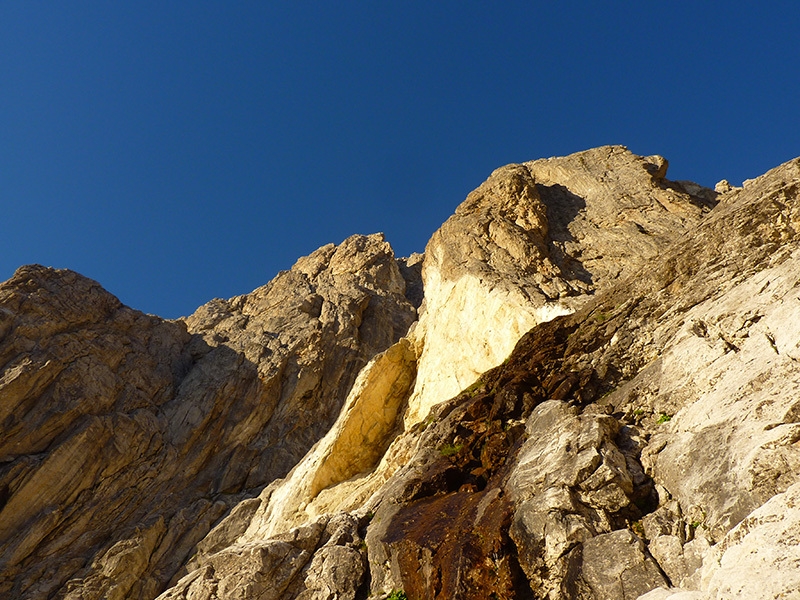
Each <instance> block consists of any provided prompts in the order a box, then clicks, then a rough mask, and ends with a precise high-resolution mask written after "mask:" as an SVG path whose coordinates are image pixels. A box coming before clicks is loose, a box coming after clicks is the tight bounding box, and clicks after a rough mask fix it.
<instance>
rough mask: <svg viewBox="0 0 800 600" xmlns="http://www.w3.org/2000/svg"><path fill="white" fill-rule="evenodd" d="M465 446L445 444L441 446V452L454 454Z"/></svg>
mask: <svg viewBox="0 0 800 600" xmlns="http://www.w3.org/2000/svg"><path fill="white" fill-rule="evenodd" d="M463 447H464V444H444V445H443V446H442V447H441V448H439V454H441V455H442V456H453V455H454V454H458V453H459V452H461V449H462V448H463Z"/></svg>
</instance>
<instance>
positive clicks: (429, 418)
mask: <svg viewBox="0 0 800 600" xmlns="http://www.w3.org/2000/svg"><path fill="white" fill-rule="evenodd" d="M433 421H434V417H433V415H428V416H427V417H425V420H424V421H422V423H420V429H419V431H420V433H422V432H423V431H425V430H426V429H427V428H428V426H429V425H430V424H431V423H433Z"/></svg>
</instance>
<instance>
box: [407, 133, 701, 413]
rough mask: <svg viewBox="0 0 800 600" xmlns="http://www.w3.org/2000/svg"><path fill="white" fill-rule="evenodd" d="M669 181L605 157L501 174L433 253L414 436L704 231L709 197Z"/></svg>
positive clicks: (459, 212)
mask: <svg viewBox="0 0 800 600" xmlns="http://www.w3.org/2000/svg"><path fill="white" fill-rule="evenodd" d="M666 171H667V162H666V160H665V159H663V158H661V157H660V156H651V157H647V158H643V157H640V156H636V155H634V154H632V153H631V152H630V151H628V150H627V149H626V148H623V147H621V146H605V147H602V148H597V149H594V150H589V151H586V152H580V153H578V154H574V155H571V156H568V157H565V158H550V159H543V160H537V161H533V162H529V163H525V164H522V165H509V166H506V167H502V168H500V169H498V170H496V171H495V172H494V173H492V175H491V177H489V179H488V180H487V181H486V182H485V183H483V184H482V185H481V186H480V187H479V188H478V189H476V190H475V191H474V192H472V193H471V194H470V195H469V196H468V197H467V199H466V200H465V201H464V202H463V203H462V204H461V205H460V206H459V207H458V208H457V209H456V212H455V214H454V215H453V216H452V217H450V219H448V220H447V222H446V223H445V224H444V225H442V227H441V229H439V230H438V231H437V232H436V233H434V235H433V237H432V238H431V240H430V242H428V246H427V248H426V249H425V261H424V263H423V270H422V274H423V280H424V289H425V304H424V308H423V310H422V314H421V317H420V321H419V324H418V325H417V326H416V328H415V330H414V332H413V334H412V336H411V337H412V339H413V340H414V341H415V344H416V346H417V348H418V350H417V351H418V353H419V354H420V361H419V365H418V369H417V383H416V385H415V387H414V392H413V395H412V397H411V400H410V402H409V411H408V413H407V414H406V419H405V421H406V425H411V424H413V423H416V422H419V421H420V420H421V419H423V418H424V417H425V415H426V414H427V413H428V411H429V410H430V408H431V407H432V406H433V405H435V404H437V403H438V402H442V401H444V400H446V399H448V398H450V397H452V396H454V395H455V394H457V393H458V392H459V391H461V390H462V389H464V388H465V387H467V386H469V385H470V384H472V382H473V381H475V379H476V378H477V377H478V375H480V374H481V373H483V372H484V371H486V370H487V369H490V368H491V367H494V366H496V365H498V364H500V363H501V362H502V361H503V360H505V358H506V357H507V356H508V354H509V353H510V352H511V350H512V349H513V348H514V345H515V344H516V343H517V341H518V340H519V338H520V337H521V336H522V334H524V333H525V332H527V331H528V330H529V329H531V328H532V327H534V326H535V325H537V324H539V323H542V322H545V321H549V320H551V319H553V318H555V317H557V316H559V315H564V314H567V313H570V312H572V311H574V310H575V309H576V308H577V307H579V306H581V304H582V303H583V302H585V301H586V300H587V299H588V298H589V297H591V295H593V294H594V293H596V292H597V291H599V290H602V289H605V288H606V287H608V286H609V285H612V284H613V283H614V282H615V281H617V280H619V279H620V278H621V277H624V276H625V275H627V274H630V273H632V272H635V271H636V270H637V269H639V268H641V267H642V265H643V264H645V263H646V261H648V260H650V259H652V258H653V257H654V256H656V255H657V254H658V253H659V252H661V251H662V250H664V249H665V248H666V247H667V245H669V243H671V242H672V241H674V240H676V239H678V238H679V237H681V236H682V235H683V234H684V233H685V232H686V231H687V230H688V229H689V228H690V227H692V226H693V225H696V224H697V223H698V222H699V220H700V218H701V217H702V215H703V214H704V212H707V211H708V209H709V208H710V207H711V206H712V205H713V200H712V199H713V196H714V194H713V192H711V191H710V190H705V189H703V188H701V187H700V186H696V185H692V184H688V185H687V184H681V183H676V182H671V181H669V180H667V179H665V175H666Z"/></svg>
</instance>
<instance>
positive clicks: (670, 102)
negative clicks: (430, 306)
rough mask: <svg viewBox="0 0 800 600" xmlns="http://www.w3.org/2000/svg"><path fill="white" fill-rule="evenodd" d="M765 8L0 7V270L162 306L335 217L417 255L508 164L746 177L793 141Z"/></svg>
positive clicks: (256, 276)
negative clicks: (613, 157)
mask: <svg viewBox="0 0 800 600" xmlns="http://www.w3.org/2000/svg"><path fill="white" fill-rule="evenodd" d="M765 4H766V7H757V6H756V4H755V3H744V2H727V3H721V2H720V3H710V2H705V3H704V2H672V3H648V2H605V3H598V2H505V3H488V2H469V1H467V2H445V1H440V2H403V3H400V2H396V3H391V2H330V3H311V2H285V3H284V2H281V3H278V2H255V1H242V2H236V3H233V2H209V1H197V0H196V1H192V2H188V1H184V2H174V1H168V0H167V1H164V0H159V1H158V2H151V1H149V0H137V2H123V1H120V2H89V1H80V0H76V1H74V2H38V1H34V0H27V1H22V0H20V1H13V0H9V1H7V2H3V3H1V4H0V208H2V220H0V280H4V279H6V278H8V277H10V276H11V275H12V274H13V272H14V270H15V269H16V268H17V267H19V266H20V265H22V264H26V263H41V264H46V265H51V266H55V267H59V268H70V269H73V270H76V271H78V272H80V273H83V274H84V275H87V276H89V277H92V278H93V279H96V280H98V281H99V282H100V283H102V284H103V286H104V287H106V289H108V290H109V291H111V292H112V293H114V294H116V295H117V296H118V297H119V298H120V299H121V300H122V301H123V302H125V303H126V304H129V305H131V306H133V307H134V308H138V309H141V310H144V311H146V312H151V313H155V314H159V315H161V316H165V317H177V316H179V315H185V314H189V313H191V312H193V311H194V309H195V308H196V307H197V306H199V305H200V304H202V303H204V302H206V301H207V300H209V299H211V298H214V297H230V296H233V295H236V294H242V293H246V292H249V291H251V290H252V289H254V288H255V287H258V286H259V285H262V284H264V283H266V282H267V281H269V280H270V279H271V278H272V277H273V276H274V275H275V274H276V273H277V272H278V271H279V270H281V269H287V268H289V267H290V266H291V265H292V263H293V262H294V260H295V259H296V258H297V257H299V256H301V255H304V254H307V253H309V252H311V251H313V250H314V249H315V248H317V247H319V246H320V245H322V244H325V243H328V242H335V243H338V242H340V241H341V240H342V239H344V238H345V237H347V236H348V235H351V234H353V233H372V232H375V231H383V232H385V233H386V236H387V238H388V240H389V241H390V242H391V243H392V245H393V246H394V248H395V250H396V252H397V253H398V255H407V254H409V253H411V252H414V251H422V250H423V248H424V246H425V243H426V241H427V239H428V237H429V236H430V234H431V233H432V232H433V231H434V230H435V229H436V228H437V227H438V226H439V225H440V224H441V223H442V222H443V221H444V220H445V219H446V218H447V217H448V216H449V215H450V214H451V213H452V211H453V210H454V209H455V207H456V206H457V205H458V204H459V203H460V202H461V201H462V200H463V198H464V197H465V196H466V194H467V193H468V192H469V191H470V190H471V189H473V188H475V187H476V186H477V185H479V184H480V183H481V181H483V180H484V179H485V178H486V177H487V176H488V175H489V173H490V172H491V171H492V170H493V169H494V168H496V167H498V166H501V165H503V164H507V163H511V162H521V161H525V160H531V159H535V158H539V157H543V156H553V155H563V154H568V153H571V152H576V151H579V150H584V149H586V148H590V147H594V146H598V145H602V144H612V143H613V144H624V145H627V146H628V147H629V148H630V149H631V150H632V151H634V152H636V153H639V154H655V153H657V154H662V155H664V156H666V157H667V158H668V159H669V160H670V164H671V168H670V173H669V176H670V177H672V178H673V179H692V180H694V181H697V182H699V183H702V184H705V185H709V186H713V185H714V183H715V182H716V181H718V180H720V179H723V178H727V179H729V180H731V181H732V182H734V183H739V182H741V181H742V180H743V179H747V178H750V177H754V176H757V175H759V174H761V173H763V172H764V171H765V170H767V169H769V168H771V167H773V166H777V165H778V164H780V163H782V162H784V161H786V160H789V159H791V158H794V157H795V156H797V155H800V51H798V31H800V10H798V8H797V5H796V4H794V3H790V2H767V3H765Z"/></svg>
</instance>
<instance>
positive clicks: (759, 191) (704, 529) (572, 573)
mask: <svg viewBox="0 0 800 600" xmlns="http://www.w3.org/2000/svg"><path fill="white" fill-rule="evenodd" d="M666 172H667V162H666V161H665V160H664V159H663V158H661V157H658V156H650V157H639V156H636V155H633V154H632V153H630V152H629V151H627V149H625V148H623V147H618V146H615V147H602V148H597V149H593V150H589V151H586V152H581V153H578V154H574V155H571V156H568V157H562V158H550V159H542V160H536V161H532V162H529V163H524V164H519V165H509V166H506V167H502V168H500V169H498V170H497V171H495V172H494V173H492V175H491V176H490V177H489V179H488V180H487V181H486V182H485V183H484V184H482V185H481V186H480V187H479V188H478V189H476V190H475V191H474V192H472V193H471V194H470V195H469V196H468V197H467V199H466V200H465V201H464V202H463V203H462V204H461V205H460V206H459V207H458V208H457V209H456V211H455V213H454V215H453V216H452V217H450V219H448V220H447V222H445V223H444V224H443V225H442V227H441V228H440V229H439V230H438V231H437V232H436V233H434V235H433V236H432V238H431V240H430V241H429V243H428V245H427V247H426V248H425V253H424V255H414V256H412V257H410V258H408V259H398V258H396V257H395V256H394V254H393V252H392V249H391V247H390V246H389V244H388V243H387V242H386V241H385V240H384V239H383V237H382V236H381V235H380V234H377V235H371V236H353V237H351V238H348V239H347V240H345V241H344V242H342V243H341V244H339V245H338V246H334V245H333V244H329V245H327V246H324V247H322V248H320V249H319V250H317V251H316V252H314V253H313V254H311V255H309V256H307V257H304V258H301V259H300V260H298V262H297V263H296V264H295V266H294V267H292V269H291V270H289V271H286V272H283V273H281V274H279V275H278V276H277V277H276V278H275V279H274V280H273V281H272V282H270V283H269V284H267V285H266V286H264V287H262V288H259V289H257V290H255V291H254V292H252V293H251V294H248V295H245V296H240V297H237V298H233V299H230V300H213V301H211V302H209V303H208V304H206V305H204V306H202V307H200V308H199V309H198V310H197V311H196V312H195V314H194V315H192V316H190V317H188V318H185V319H180V320H177V321H165V320H162V319H159V318H158V317H154V316H150V315H144V314H142V313H140V312H137V311H135V310H132V309H130V308H127V307H125V306H122V305H121V304H120V303H119V301H118V300H117V299H116V298H114V297H113V296H112V295H110V294H108V293H107V292H105V291H104V290H103V289H102V288H101V287H100V286H99V285H98V284H97V283H95V282H93V281H91V280H88V279H86V278H84V277H82V276H80V275H78V274H76V273H73V272H70V271H56V270H53V269H48V268H44V267H39V266H28V267H22V268H20V269H19V270H18V271H17V273H15V275H14V276H13V277H12V278H11V279H10V280H8V281H7V282H5V283H3V284H0V423H2V436H0V597H4V598H5V597H8V598H31V599H34V598H36V599H38V598H68V599H74V600H77V599H86V600H89V599H104V598H113V599H122V598H131V599H134V598H135V599H142V600H152V599H153V598H156V597H158V598H162V599H181V600H184V599H185V600H201V599H202V600H212V599H220V600H222V599H241V600H245V599H251V598H252V599H259V600H267V599H274V600H288V599H295V598H296V599H304V600H311V599H314V600H317V599H319V600H329V599H351V600H354V599H363V598H367V597H370V598H379V599H380V598H393V599H395V600H397V599H399V598H403V597H407V598H409V599H412V600H417V599H450V598H476V599H478V598H481V599H483V598H497V599H511V598H520V599H521V598H542V599H544V598H547V599H550V600H556V599H561V598H565V599H576V600H577V599H580V600H588V599H597V600H601V599H611V600H617V599H619V600H633V599H637V598H641V599H642V600H667V599H669V600H687V599H695V600H701V599H702V600H711V599H723V598H754V599H759V598H764V599H767V598H792V597H795V596H793V594H797V590H798V589H800V544H798V540H800V159H796V160H794V161H790V162H788V163H786V164H784V165H781V166H779V167H777V168H775V169H773V170H771V171H769V172H768V173H766V174H765V175H763V176H761V177H759V178H757V179H755V180H751V181H748V182H745V185H744V187H743V188H732V187H730V186H729V185H720V186H718V187H717V190H718V191H716V192H715V191H712V190H709V189H706V188H702V187H701V186H698V185H696V184H693V183H690V182H676V181H670V180H668V179H666Z"/></svg>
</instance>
